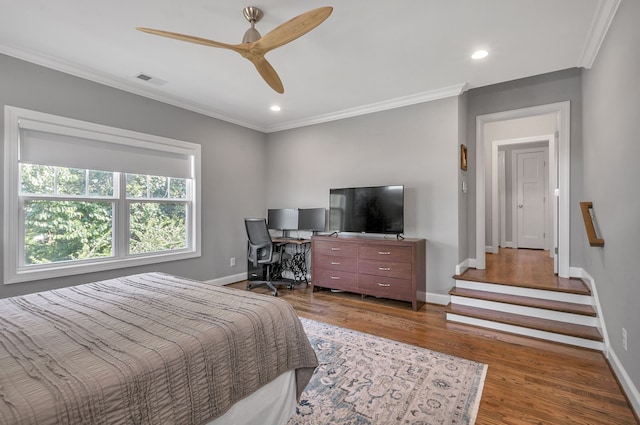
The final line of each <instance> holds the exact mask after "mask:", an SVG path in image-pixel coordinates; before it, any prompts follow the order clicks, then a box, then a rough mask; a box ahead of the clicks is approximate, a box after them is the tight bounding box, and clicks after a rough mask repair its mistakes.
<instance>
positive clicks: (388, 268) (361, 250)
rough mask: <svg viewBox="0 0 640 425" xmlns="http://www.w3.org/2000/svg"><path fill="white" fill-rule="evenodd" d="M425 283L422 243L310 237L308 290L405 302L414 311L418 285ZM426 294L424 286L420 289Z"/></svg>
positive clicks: (416, 302)
mask: <svg viewBox="0 0 640 425" xmlns="http://www.w3.org/2000/svg"><path fill="white" fill-rule="evenodd" d="M425 284H426V240H424V239H414V238H406V239H399V240H392V239H384V238H366V237H344V236H340V235H338V236H337V237H336V236H314V237H313V238H312V239H311V287H312V288H313V289H315V287H316V286H318V287H323V288H329V289H339V290H343V291H348V292H354V293H357V294H363V295H371V296H374V297H381V298H389V299H394V300H400V301H408V302H410V303H411V307H412V308H413V310H414V311H416V310H418V309H419V308H420V307H421V306H422V304H423V302H422V301H418V299H417V289H418V286H420V288H423V287H424V286H423V285H425ZM424 289H425V291H426V287H424Z"/></svg>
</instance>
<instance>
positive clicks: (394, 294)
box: [358, 274, 412, 301]
mask: <svg viewBox="0 0 640 425" xmlns="http://www.w3.org/2000/svg"><path fill="white" fill-rule="evenodd" d="M358 290H359V291H360V292H362V293H363V294H367V295H373V296H375V297H384V298H393V299H395V300H407V301H410V300H412V293H411V280H409V279H396V278H393V277H384V276H372V275H365V274H360V275H358Z"/></svg>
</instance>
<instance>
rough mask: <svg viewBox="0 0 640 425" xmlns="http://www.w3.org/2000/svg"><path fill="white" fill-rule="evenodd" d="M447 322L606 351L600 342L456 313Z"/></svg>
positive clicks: (448, 314)
mask: <svg viewBox="0 0 640 425" xmlns="http://www.w3.org/2000/svg"><path fill="white" fill-rule="evenodd" d="M447 320H450V321H452V322H458V323H465V324H467V325H473V326H480V327H483V328H489V329H495V330H497V331H502V332H509V333H512V334H516V335H523V336H528V337H532V338H539V339H545V340H547V341H554V342H560V343H563V344H569V345H575V346H578V347H584V348H590V349H593V350H599V351H602V350H603V349H604V344H603V343H602V342H599V341H592V340H589V339H583V338H576V337H572V336H566V335H561V334H556V333H552V332H545V331H539V330H536V329H529V328H523V327H520V326H514V325H508V324H505V323H498V322H492V321H490V320H484V319H476V318H474V317H467V316H460V315H458V314H455V313H447Z"/></svg>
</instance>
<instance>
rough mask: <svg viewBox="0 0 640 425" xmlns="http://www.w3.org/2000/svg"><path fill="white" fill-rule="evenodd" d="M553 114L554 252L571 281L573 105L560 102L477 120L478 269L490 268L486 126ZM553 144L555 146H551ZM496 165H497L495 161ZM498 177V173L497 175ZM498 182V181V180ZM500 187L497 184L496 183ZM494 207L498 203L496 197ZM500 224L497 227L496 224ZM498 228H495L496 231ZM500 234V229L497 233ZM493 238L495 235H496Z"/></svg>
mask: <svg viewBox="0 0 640 425" xmlns="http://www.w3.org/2000/svg"><path fill="white" fill-rule="evenodd" d="M546 114H553V115H554V116H555V119H556V123H557V133H556V134H554V135H553V137H551V138H550V139H551V140H552V142H551V143H550V145H549V167H550V169H551V170H552V172H551V173H550V176H551V175H555V176H556V177H557V180H556V181H555V182H552V181H551V180H550V181H549V183H550V187H551V192H552V197H551V199H552V202H551V203H552V205H553V212H552V213H551V215H552V217H551V220H552V221H553V223H554V225H553V243H552V244H551V252H553V253H554V254H555V253H557V262H556V264H557V273H558V275H559V276H560V277H569V258H570V252H569V223H570V221H569V220H570V216H569V209H570V205H569V187H570V186H569V177H570V175H569V163H570V162H569V154H570V146H569V141H570V133H569V124H570V121H569V117H570V115H569V114H570V105H569V102H560V103H554V104H549V105H542V106H536V107H531V108H524V109H517V110H512V111H506V112H499V113H495V114H488V115H480V116H478V117H476V259H475V267H476V268H477V269H485V268H486V260H485V255H484V253H485V249H486V248H485V247H486V245H485V231H486V227H485V226H486V216H485V202H486V201H485V194H486V191H487V190H488V188H486V187H485V173H486V172H488V170H486V168H487V167H486V166H485V158H486V156H488V155H489V153H485V149H487V148H486V143H485V125H487V124H489V123H494V122H498V121H507V120H513V119H518V118H526V117H534V116H539V115H546ZM551 144H553V146H551ZM492 163H493V164H496V163H497V161H493V162H492ZM496 174H497V172H496ZM496 180H497V177H496ZM496 187H497V182H496ZM492 203H495V204H496V208H495V209H496V210H497V209H498V205H497V203H498V201H497V199H496V197H492ZM496 224H497V223H496ZM496 227H497V226H493V228H494V229H496ZM496 230H497V229H496ZM492 234H493V231H492ZM498 240H499V239H498V237H495V238H493V237H492V244H493V243H494V242H493V241H498Z"/></svg>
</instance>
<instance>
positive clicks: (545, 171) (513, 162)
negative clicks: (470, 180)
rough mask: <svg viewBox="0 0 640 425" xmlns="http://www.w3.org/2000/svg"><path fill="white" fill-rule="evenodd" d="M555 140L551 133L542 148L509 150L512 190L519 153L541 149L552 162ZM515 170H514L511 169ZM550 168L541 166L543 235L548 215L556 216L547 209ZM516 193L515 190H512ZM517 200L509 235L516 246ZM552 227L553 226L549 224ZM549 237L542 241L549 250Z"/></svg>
mask: <svg viewBox="0 0 640 425" xmlns="http://www.w3.org/2000/svg"><path fill="white" fill-rule="evenodd" d="M554 141H555V136H554V135H553V134H551V135H549V136H548V138H547V140H546V142H547V146H545V147H542V148H522V149H514V150H513V151H511V167H512V173H511V179H512V183H511V185H512V186H511V187H512V190H513V191H517V190H518V179H519V171H518V168H517V166H518V155H520V154H525V153H532V152H540V150H542V152H543V157H544V158H543V161H544V163H545V164H546V163H547V161H549V162H550V164H551V163H554V161H553V160H550V158H549V151H550V150H551V149H550V148H554V146H553V144H554V143H553V142H554ZM553 152H555V149H553ZM513 170H515V171H513ZM551 170H552V168H551V165H549V166H546V165H545V166H544V167H543V171H542V173H543V179H544V181H543V190H542V194H543V195H542V196H543V197H544V199H546V201H545V202H544V213H543V214H542V219H543V225H542V228H543V233H545V235H549V234H551V232H549V227H550V225H549V217H556V215H555V214H553V212H550V211H549V208H553V204H551V203H550V202H549V192H550V189H549V188H550V187H551V183H550V180H555V173H552V172H551ZM550 174H552V175H550ZM514 193H516V192H514ZM517 204H518V203H517V202H515V201H513V202H512V204H511V207H512V210H511V211H512V212H511V236H512V239H513V244H514V246H515V247H516V248H519V247H520V240H519V238H518V237H519V236H520V230H519V225H520V222H519V221H518V208H517ZM551 227H552V228H553V227H554V226H551ZM548 240H549V238H547V237H545V238H544V241H543V249H546V250H549V243H548ZM553 245H554V246H555V240H554V241H553ZM554 271H555V267H554Z"/></svg>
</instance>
